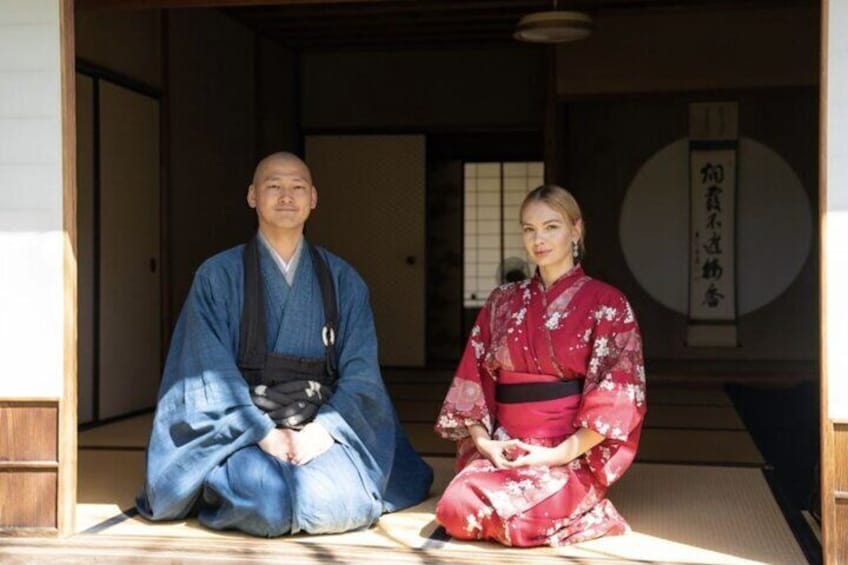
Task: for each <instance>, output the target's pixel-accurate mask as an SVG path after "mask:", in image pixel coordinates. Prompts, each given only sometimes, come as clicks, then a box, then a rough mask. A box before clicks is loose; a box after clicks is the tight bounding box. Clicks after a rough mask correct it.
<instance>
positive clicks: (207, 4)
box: [74, 0, 415, 10]
mask: <svg viewBox="0 0 848 565" xmlns="http://www.w3.org/2000/svg"><path fill="white" fill-rule="evenodd" d="M382 2H406V3H410V4H412V3H413V2H415V0H75V2H74V6H75V7H76V9H78V10H91V9H106V8H108V9H117V8H121V9H125V8H132V9H144V8H223V7H232V6H280V7H282V6H307V5H310V4H379V3H382Z"/></svg>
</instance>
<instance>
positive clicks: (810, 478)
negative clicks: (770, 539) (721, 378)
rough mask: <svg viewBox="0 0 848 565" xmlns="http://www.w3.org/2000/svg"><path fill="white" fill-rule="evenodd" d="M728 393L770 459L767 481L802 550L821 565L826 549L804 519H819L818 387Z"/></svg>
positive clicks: (736, 388)
mask: <svg viewBox="0 0 848 565" xmlns="http://www.w3.org/2000/svg"><path fill="white" fill-rule="evenodd" d="M725 388H726V391H727V394H728V395H729V396H730V398H731V399H732V401H733V404H734V406H735V407H736V410H737V412H738V413H739V415H740V416H741V417H742V420H743V422H744V423H745V427H747V428H748V431H749V432H750V434H751V436H752V437H753V438H754V442H755V443H756V444H757V447H758V448H759V450H760V452H761V453H762V454H763V457H765V460H766V462H767V465H768V469H767V470H766V476H767V478H768V479H769V483H770V484H771V486H772V490H773V491H774V493H775V497H776V498H777V499H778V502H779V503H780V505H781V507H782V509H783V512H784V514H785V515H786V518H787V521H788V522H789V525H790V527H792V529H793V531H795V535H796V538H798V542H799V544H800V545H801V547H802V548H803V549H804V553H805V554H806V555H807V557H808V559H810V561H811V562H812V563H820V562H821V546H820V544H819V542H818V540H817V539H816V538H815V535H814V534H813V533H812V531H811V530H810V528H809V526H808V525H807V524H806V522H805V521H804V518H803V516H802V514H801V512H802V511H807V512H810V513H812V514H813V515H814V516H815V517H816V518H818V517H819V516H820V499H819V466H818V462H819V457H820V447H819V386H818V383H817V382H802V383H800V384H795V385H786V386H779V387H775V386H769V385H743V384H735V383H731V384H727V385H726V387H725Z"/></svg>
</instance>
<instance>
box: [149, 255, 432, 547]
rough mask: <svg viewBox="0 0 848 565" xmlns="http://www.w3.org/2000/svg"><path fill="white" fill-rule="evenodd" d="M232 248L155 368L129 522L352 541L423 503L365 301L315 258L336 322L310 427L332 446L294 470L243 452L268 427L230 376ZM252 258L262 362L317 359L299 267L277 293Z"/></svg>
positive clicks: (314, 285)
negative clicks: (355, 533) (328, 284)
mask: <svg viewBox="0 0 848 565" xmlns="http://www.w3.org/2000/svg"><path fill="white" fill-rule="evenodd" d="M243 248H244V246H243V245H240V246H238V247H235V248H233V249H229V250H227V251H224V252H223V253H220V254H218V255H216V256H214V257H212V258H211V259H209V260H207V261H206V262H205V263H204V264H203V265H201V267H200V268H199V269H198V271H197V273H196V274H195V277H194V282H193V284H192V287H191V290H190V292H189V295H188V298H187V299H186V303H185V305H184V306H183V310H182V313H181V314H180V318H179V320H178V321H177V325H176V328H175V330H174V335H173V338H172V341H171V349H170V351H169V353H168V359H167V361H166V364H165V371H164V375H163V378H162V383H161V387H160V391H159V401H158V404H157V408H156V414H155V417H154V422H153V431H152V434H151V437H150V442H149V444H148V448H147V461H146V477H145V486H144V490H143V491H142V492H141V494H139V496H138V498H137V500H136V506H137V508H138V510H139V512H140V513H141V514H142V515H143V516H145V517H147V518H149V519H152V520H169V519H180V518H184V517H186V516H188V515H190V514H193V513H194V512H196V513H197V516H198V519H199V520H200V522H201V523H203V524H205V525H207V526H209V527H212V528H216V529H239V530H242V531H245V532H248V533H250V534H254V535H260V536H278V535H281V534H285V533H289V532H290V533H297V532H299V531H305V532H309V533H330V532H341V531H346V530H350V529H355V528H361V527H366V526H369V525H370V524H372V523H373V522H374V521H376V520H377V518H379V516H380V515H381V514H382V513H383V512H391V511H394V510H398V509H401V508H405V507H407V506H411V505H413V504H416V503H418V502H420V501H421V500H423V499H424V498H425V497H426V496H427V494H428V491H429V488H430V484H431V483H432V479H433V474H432V470H431V469H430V468H429V467H428V466H427V465H426V463H424V462H423V461H422V460H421V458H420V457H419V456H418V455H417V454H416V453H415V451H414V450H413V449H412V447H411V445H410V444H409V441H408V439H407V438H406V436H405V434H404V432H403V430H402V429H401V427H400V425H399V423H398V419H397V415H396V414H395V411H394V408H393V407H392V404H391V402H390V400H389V397H388V395H387V393H386V390H385V387H384V385H383V381H382V378H381V376H380V369H379V366H378V362H377V340H376V335H375V332H374V322H373V318H372V314H371V308H370V305H369V302H368V289H367V287H366V286H365V283H364V282H363V281H362V279H361V278H360V277H359V275H358V274H357V273H356V271H354V269H353V268H351V267H350V265H348V264H347V263H346V262H344V261H343V260H341V259H340V258H338V257H336V256H335V255H332V254H331V253H329V252H327V251H326V250H324V249H320V248H319V252H320V253H321V254H322V256H323V257H324V258H325V260H326V262H327V265H328V267H329V270H330V273H331V275H332V278H333V282H334V284H335V288H336V297H337V298H336V300H337V302H338V311H339V330H338V336H337V337H336V356H337V366H338V377H337V379H338V380H337V382H336V387H335V392H334V393H333V395H332V396H331V397H330V399H329V400H328V401H327V402H326V403H325V404H323V405H322V406H321V408H320V409H319V411H318V414H317V415H316V417H315V420H314V421H315V422H317V423H319V424H321V425H322V426H323V427H324V428H325V429H326V430H327V431H328V432H329V433H330V435H331V436H332V437H333V439H334V440H335V443H334V444H333V446H332V447H331V448H330V449H329V450H327V451H326V452H324V453H323V454H321V455H320V456H318V457H316V458H315V459H313V460H312V461H310V462H308V463H307V464H305V465H300V466H298V465H293V464H291V463H288V462H284V461H281V460H278V459H276V458H274V457H272V456H270V455H268V454H266V453H265V452H263V451H262V450H261V449H260V448H259V447H258V446H257V442H259V440H261V439H262V438H263V437H265V435H266V434H267V433H268V432H269V431H270V430H271V429H272V428H273V427H274V423H273V422H272V420H271V419H270V418H269V417H268V416H267V415H266V414H265V413H264V412H263V411H262V410H260V409H259V408H258V407H257V406H255V405H254V404H253V402H252V401H251V399H250V394H249V390H248V386H247V383H246V382H245V380H244V378H243V377H242V375H241V373H240V372H239V370H238V368H237V366H236V358H237V354H238V338H239V321H240V318H241V310H242V301H243V266H242V250H243ZM259 249H260V267H261V272H262V277H263V284H264V287H265V294H266V296H265V304H266V323H267V341H268V343H267V348H268V351H273V352H277V353H283V354H289V355H297V356H302V357H319V358H320V357H323V356H324V345H323V342H322V340H321V328H322V327H323V325H324V313H323V307H322V303H321V291H320V287H319V285H318V279H317V277H316V276H315V273H314V269H313V267H312V259H311V257H310V255H309V253H308V252H307V251H306V250H305V249H304V252H303V253H302V254H301V257H300V263H299V265H298V267H297V270H296V272H295V277H294V281H293V283H292V285H291V287H290V286H289V285H288V283H287V282H286V280H285V278H284V277H283V275H282V273H280V271H279V269H278V267H277V266H276V264H275V263H274V261H273V259H272V257H271V255H270V253H269V251H268V250H267V249H266V248H265V246H264V245H260V246H259Z"/></svg>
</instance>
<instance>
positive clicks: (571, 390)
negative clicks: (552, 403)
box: [495, 379, 583, 404]
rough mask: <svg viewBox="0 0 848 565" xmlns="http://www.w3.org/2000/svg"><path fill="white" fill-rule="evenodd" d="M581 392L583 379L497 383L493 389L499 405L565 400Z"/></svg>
mask: <svg viewBox="0 0 848 565" xmlns="http://www.w3.org/2000/svg"><path fill="white" fill-rule="evenodd" d="M581 392H583V379H574V380H568V381H557V382H547V383H516V384H500V383H498V384H497V386H496V387H495V400H496V401H497V402H498V403H499V404H518V403H521V402H541V401H544V400H554V399H557V398H565V397H566V396H573V395H575V394H580V393H581Z"/></svg>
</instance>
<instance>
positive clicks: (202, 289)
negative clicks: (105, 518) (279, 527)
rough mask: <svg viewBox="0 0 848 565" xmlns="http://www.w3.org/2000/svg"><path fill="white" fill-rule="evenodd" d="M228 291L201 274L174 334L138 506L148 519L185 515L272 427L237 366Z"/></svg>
mask: <svg viewBox="0 0 848 565" xmlns="http://www.w3.org/2000/svg"><path fill="white" fill-rule="evenodd" d="M216 283H217V284H216ZM232 290H233V289H232V287H228V285H227V284H226V282H223V281H214V279H212V278H211V277H210V276H207V275H206V274H205V273H204V271H203V268H201V270H200V271H198V274H197V275H196V276H195V279H194V282H193V284H192V287H191V290H190V292H189V295H188V298H187V299H186V303H185V305H184V306H183V310H182V312H181V314H180V317H179V320H178V321H177V325H176V328H175V329H174V335H173V338H172V340H171V348H170V351H169V352H168V358H167V361H166V363H165V371H164V374H163V377H162V383H161V385H160V390H159V400H158V403H157V407H156V413H155V416H154V419H153V430H152V433H151V436H150V442H149V444H148V447H147V460H146V473H145V484H144V490H143V491H142V492H141V494H139V496H138V497H137V499H136V506H137V508H138V510H139V512H140V513H141V514H142V515H143V516H146V517H147V518H150V519H153V520H164V519H179V518H183V517H185V516H186V515H188V514H189V513H190V512H191V511H192V508H193V507H194V504H195V502H196V501H197V499H198V497H199V495H200V492H201V488H202V486H203V480H204V479H205V477H206V475H207V474H208V473H209V472H210V471H211V470H212V469H213V468H214V467H215V466H216V465H218V464H220V463H221V462H222V461H224V460H225V459H226V458H227V457H229V456H230V455H231V454H232V453H234V452H235V451H237V450H239V449H241V448H243V447H245V446H248V445H251V444H255V443H257V442H258V441H259V440H261V439H262V438H263V437H265V435H267V434H268V432H269V431H271V429H273V427H274V423H273V421H272V420H271V419H270V418H269V417H268V416H267V415H266V414H265V413H264V412H262V411H261V410H260V409H259V408H257V407H256V406H255V405H254V404H253V402H252V401H251V399H250V394H249V391H248V387H247V383H246V382H245V381H244V379H243V377H242V375H241V373H240V371H239V369H238V367H237V366H236V360H235V353H234V343H233V340H234V335H233V333H232V332H231V329H232V327H233V323H232V322H233V320H228V318H231V317H232V316H233V315H234V314H235V313H237V312H238V305H237V304H232V303H231V302H232V301H234V298H233V295H234V293H233V292H232ZM228 300H229V302H228ZM235 324H236V327H237V324H238V317H237V316H236V317H235Z"/></svg>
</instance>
